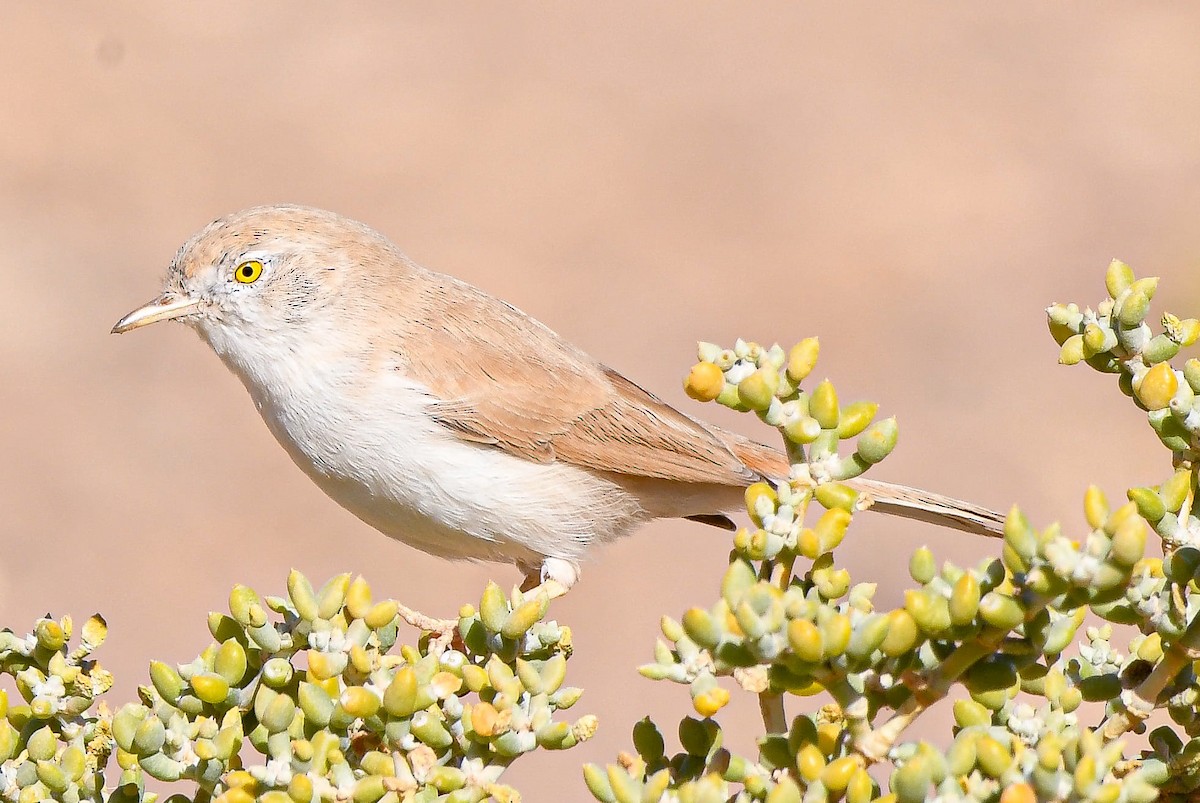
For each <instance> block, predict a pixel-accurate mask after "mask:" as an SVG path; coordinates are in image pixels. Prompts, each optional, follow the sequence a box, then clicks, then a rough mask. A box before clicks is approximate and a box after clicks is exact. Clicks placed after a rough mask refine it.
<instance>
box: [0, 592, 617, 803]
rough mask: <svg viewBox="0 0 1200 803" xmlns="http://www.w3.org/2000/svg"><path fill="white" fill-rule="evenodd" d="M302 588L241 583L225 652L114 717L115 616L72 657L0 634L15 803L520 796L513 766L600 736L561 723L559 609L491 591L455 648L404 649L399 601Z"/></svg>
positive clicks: (86, 634)
mask: <svg viewBox="0 0 1200 803" xmlns="http://www.w3.org/2000/svg"><path fill="white" fill-rule="evenodd" d="M287 587H288V593H287V595H286V596H272V597H266V598H260V597H259V596H258V594H256V593H255V592H254V591H252V590H251V589H249V588H247V587H245V586H237V587H236V588H234V590H233V592H232V593H231V594H230V598H229V614H228V615H226V614H219V613H213V614H211V615H210V617H209V621H208V625H209V630H210V631H211V633H212V635H213V641H212V643H211V644H210V645H209V646H208V647H207V648H206V649H205V650H204V651H203V652H202V653H201V654H200V655H199V656H198V657H197V658H196V659H195V660H194V661H192V662H190V663H188V664H184V665H181V666H171V665H168V664H166V663H163V662H159V661H155V662H152V663H151V666H150V680H151V683H150V685H147V686H143V687H141V688H140V689H139V696H140V698H141V701H140V703H138V704H129V705H125V706H122V707H121V708H120V709H119V710H117V711H116V712H115V714H110V713H109V711H108V709H107V708H106V707H103V706H96V707H93V706H92V703H93V701H94V700H95V698H96V697H97V696H98V695H99V694H101V693H103V692H104V691H105V690H107V689H108V687H109V686H111V684H112V679H111V677H110V676H109V675H108V674H107V673H106V672H104V671H103V670H102V669H100V667H99V665H98V664H96V663H94V662H93V661H92V660H91V659H90V657H89V656H90V653H91V651H92V650H93V649H94V647H95V646H97V645H98V644H99V643H100V641H102V640H103V636H104V624H103V620H101V619H99V618H98V617H95V618H93V619H91V620H89V622H88V623H87V624H86V625H85V626H84V627H83V628H82V637H83V638H82V644H81V646H79V647H78V648H77V649H74V650H71V649H70V646H69V644H68V640H69V637H70V621H69V620H64V621H62V622H53V621H50V620H42V621H39V622H38V624H37V626H36V628H35V632H34V633H33V634H31V635H30V636H28V637H25V638H18V637H17V636H15V635H13V634H12V633H10V632H8V631H5V632H4V633H3V634H0V673H2V674H7V675H12V676H13V677H14V678H15V680H16V685H17V688H18V690H19V692H20V694H21V697H22V698H23V699H24V701H25V702H24V703H23V704H9V701H8V699H7V697H0V701H2V705H3V708H4V710H3V712H2V713H3V715H4V717H3V719H0V758H2V759H3V764H2V765H0V783H2V784H3V785H2V786H0V799H3V800H11V801H19V802H20V803H25V802H26V801H36V800H50V799H53V800H62V801H81V800H95V801H99V800H106V801H126V800H128V801H138V800H143V801H152V800H154V799H156V798H157V797H158V796H157V795H156V794H155V793H153V792H150V791H147V789H146V779H147V777H150V778H154V779H157V780H158V781H161V782H178V783H180V784H182V785H184V786H185V787H186V788H188V789H189V791H188V792H185V793H182V794H177V795H174V796H172V797H171V798H170V800H172V801H176V800H178V801H184V800H192V801H210V800H212V801H221V802H222V803H239V802H240V801H250V800H255V799H258V800H263V801H278V802H279V803H287V801H316V800H352V801H354V802H355V803H373V802H374V801H384V802H385V803H396V802H397V801H401V800H404V801H420V802H421V803H432V801H443V802H444V803H469V802H473V801H479V800H484V799H494V800H501V801H505V800H509V801H512V800H517V799H519V796H518V795H517V792H516V790H514V789H512V788H510V787H508V786H505V785H504V784H502V783H501V781H500V776H501V774H502V773H503V772H504V770H505V768H507V767H508V766H509V765H510V764H511V763H512V762H513V761H514V760H516V759H517V758H519V757H520V756H521V755H524V754H526V753H529V752H531V751H533V750H536V749H539V748H542V749H548V750H560V749H565V748H569V747H571V746H573V745H575V744H576V743H578V742H579V741H581V740H583V739H586V738H588V737H589V736H591V735H592V733H593V732H594V730H595V727H596V722H595V718H594V717H590V716H584V717H582V718H579V719H577V720H575V721H569V720H566V719H563V718H561V716H560V712H562V711H564V710H565V709H567V708H570V707H571V706H572V705H574V704H575V702H576V701H577V700H578V699H579V697H580V694H581V690H579V689H577V688H572V687H569V686H565V685H564V681H565V678H566V668H567V667H566V664H567V658H568V657H569V656H570V654H571V634H570V630H569V629H568V628H566V627H563V626H560V625H558V624H557V623H555V622H553V621H545V620H544V616H545V613H546V600H545V597H544V596H543V597H540V598H537V599H532V600H526V599H525V598H524V597H523V596H522V595H521V594H520V593H519V592H514V593H513V594H512V595H511V596H507V595H505V594H504V593H503V592H501V590H500V589H499V588H498V587H497V586H495V585H489V586H488V588H487V589H486V590H485V591H484V594H483V597H482V600H481V603H480V606H479V608H478V609H476V608H475V607H473V606H465V607H464V608H463V609H462V611H460V617H459V619H458V627H457V633H456V639H455V640H454V641H453V642H452V643H451V644H450V645H449V646H446V645H444V644H442V643H440V642H436V641H433V640H431V639H430V637H429V635H428V634H426V636H425V637H424V638H423V639H422V640H421V642H420V643H419V644H418V646H415V647H414V646H410V645H403V646H399V647H397V646H396V641H397V635H398V627H399V616H398V610H399V605H398V604H397V603H396V602H395V601H393V600H384V601H381V602H373V601H372V599H371V591H370V588H369V587H368V585H367V583H366V581H365V580H363V579H362V578H361V577H360V578H357V579H355V580H353V581H351V579H350V576H349V575H339V576H337V577H334V578H333V579H332V580H330V581H329V582H328V583H326V584H325V586H324V587H323V588H321V589H319V590H314V589H313V587H312V586H311V585H310V584H309V581H308V580H307V579H306V578H305V577H304V576H303V575H301V574H299V573H298V572H293V573H292V574H291V576H290V577H289V578H288V583H287ZM114 755H115V759H116V762H115V763H116V765H117V766H116V767H109V757H110V756H114ZM251 757H252V758H251ZM243 761H244V762H245V763H244V764H243ZM106 771H107V774H106ZM106 778H107V779H108V781H109V783H108V784H106V783H105V781H106Z"/></svg>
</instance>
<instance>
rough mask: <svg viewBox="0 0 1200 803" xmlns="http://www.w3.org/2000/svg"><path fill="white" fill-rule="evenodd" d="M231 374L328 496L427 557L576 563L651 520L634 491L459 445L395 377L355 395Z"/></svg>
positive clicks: (325, 382)
mask: <svg viewBox="0 0 1200 803" xmlns="http://www.w3.org/2000/svg"><path fill="white" fill-rule="evenodd" d="M280 362H283V361H280ZM287 362H288V363H289V364H291V365H293V366H294V365H295V364H296V363H295V361H294V360H289V361H287ZM231 367H232V368H234V372H235V373H237V374H238V375H239V376H240V377H241V378H242V380H243V382H244V384H245V385H246V387H247V389H248V390H249V391H250V395H251V397H252V398H253V399H254V402H255V405H256V407H257V408H258V410H259V412H260V414H261V415H262V417H263V420H264V421H265V422H266V424H267V426H268V427H269V428H270V430H271V432H272V433H273V434H274V435H275V437H276V439H278V441H279V443H280V444H281V445H282V446H283V447H284V449H286V450H287V452H288V454H289V455H291V457H292V459H293V460H294V461H295V462H296V464H297V465H298V466H299V467H300V468H301V469H302V470H303V471H304V472H305V473H306V474H308V476H309V477H311V478H312V480H313V481H314V482H316V483H317V485H319V486H320V487H321V489H322V490H323V491H325V493H326V494H328V495H329V496H330V497H332V498H333V499H334V500H335V501H336V502H338V504H340V505H342V506H343V507H345V508H346V509H347V510H349V511H350V512H351V513H353V514H354V515H355V516H357V517H358V518H360V519H362V520H363V521H364V522H366V523H367V524H370V525H371V526H372V527H374V528H376V529H378V530H379V531H380V532H382V533H384V534H385V535H387V536H390V537H392V538H396V539H398V540H400V541H403V542H404V543H406V544H409V545H411V546H414V547H416V548H417V549H420V550H423V551H425V552H429V553H431V554H434V555H439V556H442V557H447V558H458V559H470V560H496V561H504V562H513V563H520V564H523V565H526V566H538V565H540V564H541V562H542V559H543V558H544V557H552V558H560V559H564V560H567V561H570V562H572V563H575V562H576V561H578V560H579V559H580V558H581V557H582V556H583V553H584V550H585V549H586V548H587V546H588V545H589V544H590V543H592V542H594V541H604V540H609V539H612V538H615V537H618V536H621V535H624V534H625V533H627V532H628V531H629V530H630V529H631V528H632V527H633V526H634V525H636V524H638V523H640V522H642V521H644V520H646V518H648V516H647V515H646V514H645V512H644V511H643V510H642V509H641V507H640V505H639V504H638V503H637V501H636V500H635V498H634V497H633V496H632V495H631V494H630V493H628V492H627V491H625V490H623V489H622V488H620V487H619V486H618V485H616V484H615V483H613V482H610V481H609V480H606V479H604V478H603V477H600V476H598V475H595V474H593V473H591V472H588V471H585V470H582V469H579V468H575V467H573V466H569V465H566V464H563V463H546V464H542V463H535V462H532V461H528V460H525V459H523V458H519V457H516V456H513V455H511V454H508V453H506V452H504V451H502V450H500V449H498V448H494V447H490V446H483V445H476V444H472V443H468V442H465V441H462V440H459V439H458V438H456V437H455V436H454V435H453V434H452V433H451V432H450V431H449V430H447V429H445V428H444V427H442V426H441V425H439V424H438V423H436V422H435V421H433V419H432V418H430V417H429V415H428V414H427V413H426V412H425V407H426V405H427V404H428V402H429V399H430V397H429V395H428V394H427V393H426V392H425V390H424V388H422V387H420V386H419V385H415V384H413V383H411V382H409V381H407V380H406V379H404V378H403V377H401V376H400V375H399V374H398V373H396V372H394V371H384V372H382V374H376V375H375V376H374V377H373V379H372V381H371V382H370V383H368V384H367V385H365V386H360V387H357V388H355V387H351V386H350V383H348V382H345V381H343V380H344V379H345V377H344V376H338V375H337V374H336V372H330V371H328V370H324V371H322V370H310V369H303V370H296V371H294V372H293V373H292V374H291V375H289V376H280V375H279V374H280V373H281V371H282V370H283V369H282V368H281V367H280V365H279V363H276V365H275V366H274V370H272V371H271V375H270V376H262V375H259V376H255V377H249V376H247V375H246V374H244V373H243V372H242V371H241V370H238V367H237V366H232V365H231ZM264 380H265V381H264Z"/></svg>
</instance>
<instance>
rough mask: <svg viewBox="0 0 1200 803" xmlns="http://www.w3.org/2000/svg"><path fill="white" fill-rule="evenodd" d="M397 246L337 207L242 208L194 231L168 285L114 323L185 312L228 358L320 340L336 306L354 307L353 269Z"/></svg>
mask: <svg viewBox="0 0 1200 803" xmlns="http://www.w3.org/2000/svg"><path fill="white" fill-rule="evenodd" d="M392 250H393V248H392V246H391V244H390V243H389V242H388V241H387V240H386V239H384V238H383V237H382V236H380V235H379V234H377V233H376V232H374V231H372V230H371V229H369V228H367V227H366V226H364V225H362V224H359V223H356V222H354V221H351V220H348V219H346V218H343V217H341V216H339V215H336V214H334V213H332V212H325V211H322V210H319V209H310V208H306V207H299V206H260V207H255V208H253V209H248V210H245V211H242V212H237V213H235V214H232V215H229V216H227V217H223V218H220V219H219V220H216V221H214V222H212V223H210V224H209V225H208V226H206V227H205V228H203V229H202V230H200V231H199V232H197V233H196V234H195V235H193V236H192V238H191V239H190V240H188V241H187V242H186V243H185V244H184V245H183V247H182V248H180V249H179V252H178V253H177V254H176V255H175V259H174V260H173V261H172V262H171V266H170V268H169V269H168V271H167V278H166V282H165V283H164V287H163V292H162V294H161V295H159V296H158V297H157V298H155V299H154V300H153V301H151V302H150V303H148V304H145V305H143V306H141V307H138V308H137V309H135V310H133V311H132V312H130V313H129V314H128V315H126V316H125V317H123V318H122V319H121V320H119V321H117V324H116V325H115V326H114V327H113V329H112V331H113V332H114V333H117V334H120V333H123V332H129V331H132V330H134V329H139V328H141V327H143V326H147V325H149V324H152V323H157V322H158V321H166V320H177V321H180V322H182V323H185V324H187V325H188V326H190V327H192V328H193V329H195V330H196V331H197V332H198V333H199V334H200V336H201V337H202V338H204V339H205V340H206V341H208V343H209V344H210V345H211V346H212V347H213V348H214V349H215V350H216V351H217V353H218V354H220V355H221V356H222V357H230V356H233V357H237V356H239V355H238V354H235V353H233V352H254V351H257V350H259V349H260V348H261V349H262V350H264V351H267V352H273V353H276V354H277V353H279V351H280V348H281V347H283V348H286V343H287V342H288V341H291V340H293V339H295V338H296V337H297V336H298V335H300V333H304V334H303V335H302V336H303V337H305V338H307V339H309V340H311V339H312V338H314V337H320V336H321V335H322V334H323V333H322V332H321V331H319V330H320V329H322V328H328V327H330V326H335V325H336V324H337V321H336V320H333V319H332V318H336V316H331V315H330V314H329V311H330V309H331V308H338V309H346V308H347V307H349V308H351V309H352V308H353V307H354V301H353V299H352V298H347V297H346V294H345V293H342V292H341V289H342V286H343V285H344V284H345V282H346V281H347V280H348V277H349V276H350V275H351V274H357V275H359V277H360V278H361V275H362V274H363V273H364V271H365V272H368V273H369V272H370V268H371V266H372V263H376V264H377V263H379V262H380V261H382V260H384V259H385V258H387V257H389V256H392V254H391V252H392ZM314 329H316V330H318V331H314ZM241 356H246V355H245V354H242V355H241Z"/></svg>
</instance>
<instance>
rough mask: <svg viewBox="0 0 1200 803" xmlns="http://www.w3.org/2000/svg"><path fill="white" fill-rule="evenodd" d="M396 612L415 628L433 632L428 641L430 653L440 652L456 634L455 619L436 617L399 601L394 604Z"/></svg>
mask: <svg viewBox="0 0 1200 803" xmlns="http://www.w3.org/2000/svg"><path fill="white" fill-rule="evenodd" d="M396 612H397V613H398V614H400V618H401V619H403V620H404V621H405V622H407V623H408V624H410V625H412V626H413V627H415V628H416V629H417V630H421V631H428V632H429V633H432V634H433V636H434V637H433V640H432V641H430V643H429V651H430V652H431V653H439V654H440V653H442V652H443V651H445V649H446V648H447V647H448V646H450V643H451V642H452V641H454V638H455V636H457V635H458V620H457V619H436V618H434V617H432V616H428V615H426V614H423V613H421V612H420V611H415V610H413V609H412V608H410V607H408V606H407V605H401V604H400V603H397V604H396Z"/></svg>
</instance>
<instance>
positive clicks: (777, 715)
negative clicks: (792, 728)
mask: <svg viewBox="0 0 1200 803" xmlns="http://www.w3.org/2000/svg"><path fill="white" fill-rule="evenodd" d="M758 710H759V712H760V713H761V714H762V720H763V727H764V728H766V732H767V733H787V730H788V723H787V712H785V711H784V710H783V695H782V694H776V693H775V692H769V691H764V692H762V693H761V694H759V695H758Z"/></svg>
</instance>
